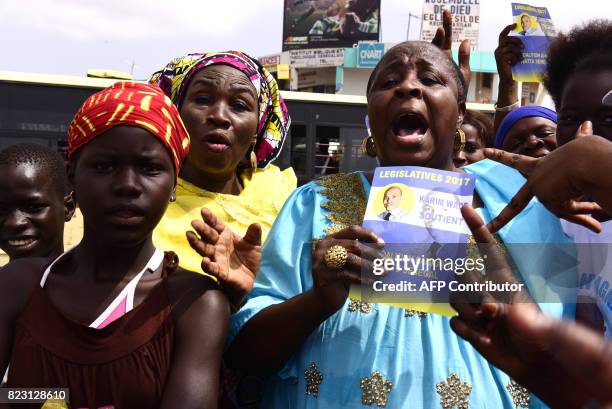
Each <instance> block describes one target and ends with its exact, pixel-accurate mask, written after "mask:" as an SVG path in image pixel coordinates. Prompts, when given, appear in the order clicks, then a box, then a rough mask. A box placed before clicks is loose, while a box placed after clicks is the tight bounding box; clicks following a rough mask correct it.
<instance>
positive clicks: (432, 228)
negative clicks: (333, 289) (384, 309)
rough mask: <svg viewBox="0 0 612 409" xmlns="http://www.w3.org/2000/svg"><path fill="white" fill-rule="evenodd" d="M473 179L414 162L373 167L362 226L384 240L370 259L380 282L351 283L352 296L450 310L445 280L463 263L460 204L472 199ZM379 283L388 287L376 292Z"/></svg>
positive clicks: (426, 309)
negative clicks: (353, 285)
mask: <svg viewBox="0 0 612 409" xmlns="http://www.w3.org/2000/svg"><path fill="white" fill-rule="evenodd" d="M474 184H475V176H474V175H470V174H467V173H457V172H449V171H444V170H438V169H430V168H423V167H417V166H400V167H379V168H376V169H375V171H374V179H373V181H372V187H371V189H370V195H369V197H368V204H367V208H366V213H365V217H364V221H363V226H364V227H366V228H368V229H370V230H372V231H374V232H376V233H377V234H378V235H380V236H381V237H382V238H383V239H384V240H385V243H386V245H385V249H384V250H383V252H382V253H383V257H382V258H381V259H377V260H376V261H375V263H374V266H375V267H374V268H375V270H374V274H375V275H377V276H378V277H379V278H380V283H375V284H374V285H373V286H372V288H370V287H366V288H363V287H361V288H360V290H357V288H352V289H351V297H354V298H358V299H361V300H363V301H368V302H376V303H384V304H390V305H393V306H397V307H401V308H408V309H413V310H417V311H424V312H433V313H438V314H443V315H454V312H453V310H452V308H451V307H450V305H449V304H448V300H449V296H450V293H449V285H448V284H449V283H450V282H451V281H456V280H457V277H456V274H457V273H458V272H461V271H462V270H465V268H466V267H468V266H467V265H466V263H467V262H466V259H467V258H466V243H467V236H468V234H469V233H470V231H469V228H468V226H467V225H466V223H465V220H464V219H463V217H462V215H461V207H462V206H463V205H464V204H466V203H467V204H471V203H472V195H473V193H474ZM472 261H473V260H472ZM472 264H473V263H472ZM383 270H384V272H383ZM384 284H387V286H384ZM389 285H392V287H390V286H389ZM383 287H384V288H387V289H389V288H393V290H390V291H385V290H383V291H380V289H381V288H383ZM398 290H399V291H398Z"/></svg>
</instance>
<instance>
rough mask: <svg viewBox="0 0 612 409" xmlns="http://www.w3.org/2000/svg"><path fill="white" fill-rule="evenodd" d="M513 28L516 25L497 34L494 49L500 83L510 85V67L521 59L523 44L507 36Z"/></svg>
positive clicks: (518, 39) (516, 38) (507, 27)
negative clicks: (497, 38)
mask: <svg viewBox="0 0 612 409" xmlns="http://www.w3.org/2000/svg"><path fill="white" fill-rule="evenodd" d="M515 28H516V23H514V24H510V25H509V26H506V27H504V29H503V30H502V31H501V33H499V40H498V43H497V48H496V49H495V62H496V64H497V72H498V73H499V81H500V82H507V83H511V82H512V81H513V79H512V67H513V66H514V65H516V64H517V63H519V62H520V61H521V60H522V59H523V47H524V46H523V42H522V41H521V39H520V38H518V37H512V36H509V34H510V32H511V31H512V30H514V29H515ZM512 102H514V101H512Z"/></svg>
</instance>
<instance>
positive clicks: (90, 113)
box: [68, 81, 189, 176]
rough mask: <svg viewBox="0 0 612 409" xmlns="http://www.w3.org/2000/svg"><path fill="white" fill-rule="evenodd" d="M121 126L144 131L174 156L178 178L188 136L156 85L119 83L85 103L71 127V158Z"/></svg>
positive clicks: (69, 145)
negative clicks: (150, 134)
mask: <svg viewBox="0 0 612 409" xmlns="http://www.w3.org/2000/svg"><path fill="white" fill-rule="evenodd" d="M119 125H131V126H137V127H140V128H143V129H145V130H147V131H149V132H150V133H152V134H153V135H155V136H156V137H157V138H158V139H159V140H160V141H161V142H162V143H163V144H164V146H165V147H166V148H167V149H168V150H169V151H170V152H171V154H172V160H173V163H174V168H175V170H176V175H177V176H178V173H179V170H180V167H181V163H182V162H183V160H184V159H185V157H186V156H187V153H188V152H189V134H188V133H187V130H186V129H185V125H183V121H182V120H181V117H180V115H179V113H178V111H177V109H176V107H175V106H174V104H172V101H170V98H168V97H167V96H166V95H165V94H164V93H163V92H162V91H161V89H160V88H159V87H158V86H157V85H151V84H143V83H138V82H131V81H123V82H117V83H116V84H113V85H112V86H110V87H108V88H105V89H103V90H102V91H100V92H98V93H95V94H93V95H92V96H90V97H89V98H87V100H86V101H85V102H84V103H83V105H82V106H81V109H79V111H78V112H77V114H76V115H75V117H74V119H73V120H72V122H71V123H70V126H69V127H68V157H69V158H70V157H71V156H72V155H74V153H75V152H76V151H77V150H78V149H79V148H81V147H82V146H83V145H85V144H86V143H88V142H90V141H91V140H93V139H94V138H95V137H96V136H98V135H100V134H102V133H104V132H106V131H108V130H109V129H111V128H113V127H115V126H119Z"/></svg>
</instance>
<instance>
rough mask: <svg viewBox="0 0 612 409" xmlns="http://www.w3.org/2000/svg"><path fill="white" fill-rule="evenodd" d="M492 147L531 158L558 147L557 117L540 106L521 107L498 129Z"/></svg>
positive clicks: (546, 153)
mask: <svg viewBox="0 0 612 409" xmlns="http://www.w3.org/2000/svg"><path fill="white" fill-rule="evenodd" d="M495 147H496V148H497V149H503V150H505V151H508V152H512V153H520V154H521V155H527V156H531V157H534V158H540V157H542V156H546V155H548V154H549V153H550V152H552V151H553V150H554V149H555V148H556V147H557V114H556V112H555V111H553V110H551V109H548V108H545V107H541V106H524V107H520V108H518V109H516V110H514V111H512V112H510V113H509V114H508V115H507V116H506V117H505V118H504V120H503V121H502V123H501V124H500V125H499V128H498V129H497V134H496V135H495Z"/></svg>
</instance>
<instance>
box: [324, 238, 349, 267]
mask: <svg viewBox="0 0 612 409" xmlns="http://www.w3.org/2000/svg"><path fill="white" fill-rule="evenodd" d="M346 260H348V251H346V249H345V248H344V247H342V246H339V245H337V244H336V245H334V246H331V247H330V248H328V249H327V251H326V252H325V265H326V266H327V267H329V268H331V269H332V270H340V269H342V267H344V265H345V264H346Z"/></svg>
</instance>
